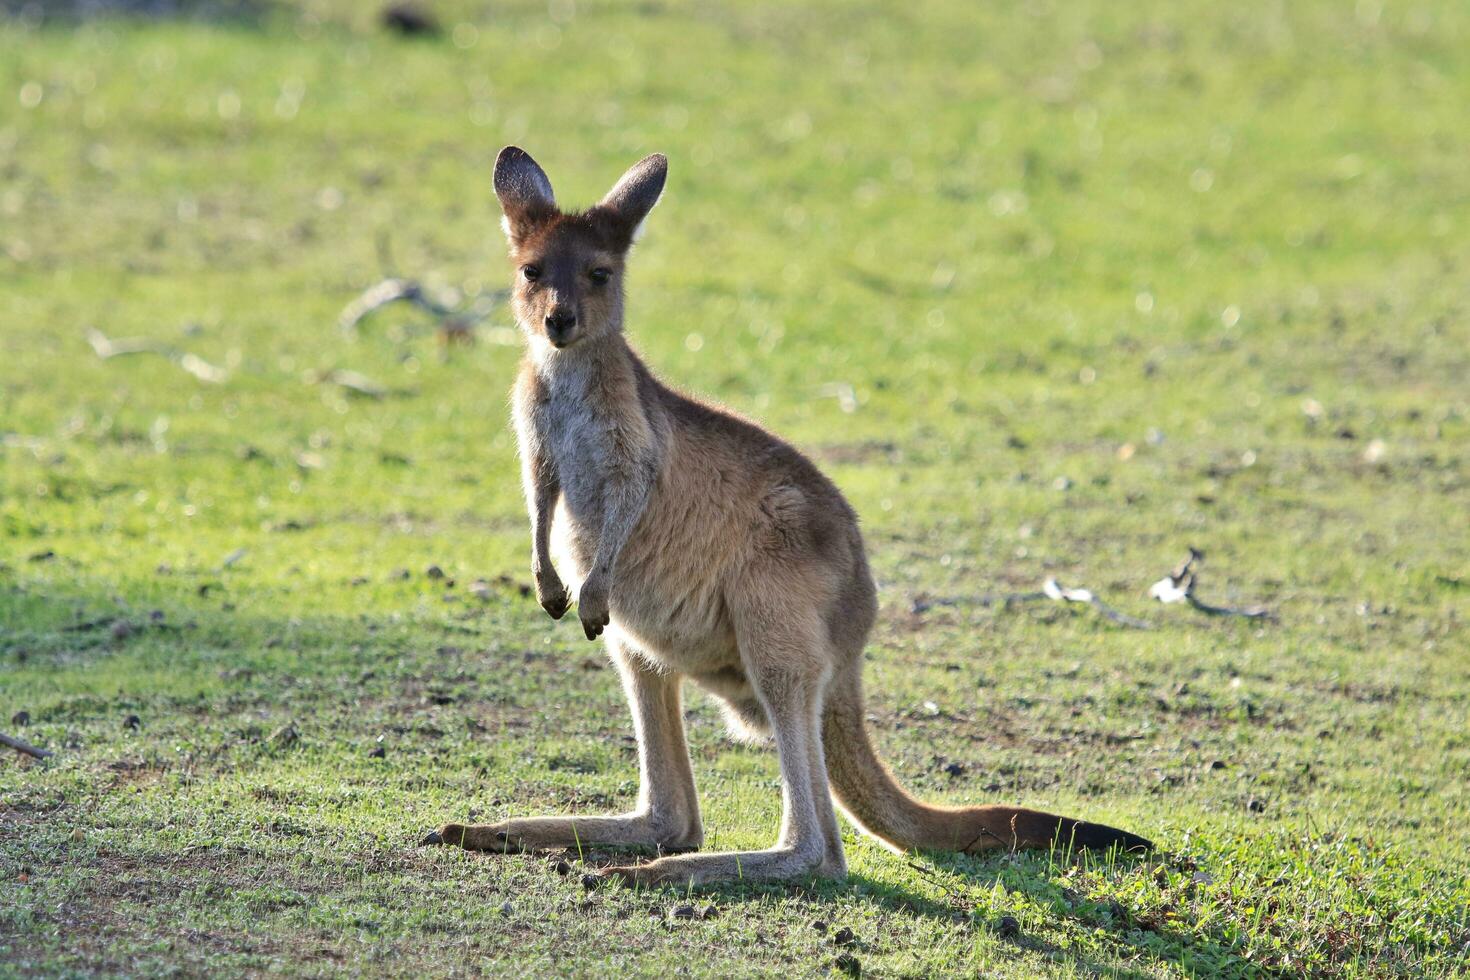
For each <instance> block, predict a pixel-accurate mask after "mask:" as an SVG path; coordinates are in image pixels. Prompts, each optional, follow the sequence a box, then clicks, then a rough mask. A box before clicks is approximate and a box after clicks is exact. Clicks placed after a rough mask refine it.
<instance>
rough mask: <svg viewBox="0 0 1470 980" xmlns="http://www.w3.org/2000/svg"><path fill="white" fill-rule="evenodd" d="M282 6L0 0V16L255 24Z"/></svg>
mask: <svg viewBox="0 0 1470 980" xmlns="http://www.w3.org/2000/svg"><path fill="white" fill-rule="evenodd" d="M282 9H283V8H282V6H281V4H279V3H277V2H273V0H0V16H6V17H12V18H15V19H16V20H19V21H21V22H22V23H25V24H30V25H32V26H41V25H45V24H60V25H63V26H64V25H68V24H72V25H74V24H80V23H84V22H86V21H93V20H99V19H103V18H133V19H138V20H194V21H204V22H208V23H215V24H233V25H237V26H246V27H258V26H260V25H261V24H262V23H263V22H264V21H265V20H266V18H267V17H268V16H270V15H271V14H273V13H277V12H279V11H281V10H282Z"/></svg>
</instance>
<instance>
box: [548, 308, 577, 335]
mask: <svg viewBox="0 0 1470 980" xmlns="http://www.w3.org/2000/svg"><path fill="white" fill-rule="evenodd" d="M576 325H577V314H576V313H574V312H573V311H571V310H569V309H567V308H566V307H564V306H558V307H557V308H556V309H554V310H552V311H551V312H550V313H548V314H546V332H547V333H548V334H550V335H551V336H552V338H553V339H555V338H556V337H558V336H565V335H566V334H568V333H571V330H572V328H573V327H575V326H576Z"/></svg>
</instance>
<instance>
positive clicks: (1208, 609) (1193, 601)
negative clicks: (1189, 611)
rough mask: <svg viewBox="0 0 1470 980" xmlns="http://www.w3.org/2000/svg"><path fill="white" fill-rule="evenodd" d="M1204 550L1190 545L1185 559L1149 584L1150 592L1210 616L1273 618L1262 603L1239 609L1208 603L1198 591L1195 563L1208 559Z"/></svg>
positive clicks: (1160, 598)
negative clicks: (1201, 597)
mask: <svg viewBox="0 0 1470 980" xmlns="http://www.w3.org/2000/svg"><path fill="white" fill-rule="evenodd" d="M1204 557H1205V556H1204V552H1202V551H1200V550H1198V549H1197V548H1190V549H1189V554H1188V555H1187V556H1186V557H1185V559H1184V560H1183V561H1182V562H1180V563H1179V564H1178V565H1176V566H1175V568H1174V570H1173V571H1172V572H1170V573H1169V574H1168V575H1166V576H1165V577H1163V578H1161V579H1159V580H1158V581H1157V582H1155V583H1154V584H1153V585H1151V586H1149V590H1148V594H1149V595H1150V596H1152V597H1153V598H1155V599H1157V600H1159V601H1160V602H1162V603H1165V604H1168V603H1173V602H1185V603H1188V604H1189V605H1191V606H1193V607H1194V608H1195V609H1198V610H1199V611H1200V612H1202V613H1205V614H1206V615H1209V616H1240V617H1242V618H1244V619H1269V618H1270V617H1271V612H1270V610H1268V609H1265V608H1263V607H1261V606H1251V607H1249V608H1244V609H1236V608H1233V607H1231V606H1216V605H1214V604H1212V603H1208V602H1205V601H1204V600H1203V599H1200V598H1199V597H1197V596H1196V595H1195V594H1194V587H1195V585H1196V584H1198V582H1199V574H1198V573H1197V572H1196V571H1195V566H1196V565H1197V564H1199V563H1200V561H1202V560H1203V559H1204Z"/></svg>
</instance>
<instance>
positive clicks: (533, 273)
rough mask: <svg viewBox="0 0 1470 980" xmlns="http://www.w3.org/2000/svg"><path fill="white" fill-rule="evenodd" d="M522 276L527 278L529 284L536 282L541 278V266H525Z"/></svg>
mask: <svg viewBox="0 0 1470 980" xmlns="http://www.w3.org/2000/svg"><path fill="white" fill-rule="evenodd" d="M521 275H523V276H525V277H526V280H527V281H528V282H535V281H536V280H537V279H540V278H541V267H540V266H539V265H523V266H521Z"/></svg>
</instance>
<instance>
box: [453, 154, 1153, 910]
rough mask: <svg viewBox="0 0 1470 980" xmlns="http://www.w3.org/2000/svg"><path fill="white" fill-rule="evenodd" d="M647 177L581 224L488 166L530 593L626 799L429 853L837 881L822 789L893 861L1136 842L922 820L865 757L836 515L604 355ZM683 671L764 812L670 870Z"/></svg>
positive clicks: (682, 768) (828, 500)
mask: <svg viewBox="0 0 1470 980" xmlns="http://www.w3.org/2000/svg"><path fill="white" fill-rule="evenodd" d="M665 167H666V164H665V162H664V160H663V158H662V157H657V156H655V157H649V158H647V159H646V160H644V161H642V162H641V163H639V164H638V165H636V166H635V167H634V168H633V169H632V170H630V171H629V172H628V174H627V175H626V176H625V177H624V178H623V180H622V181H620V182H619V184H618V186H617V187H615V188H614V190H613V191H612V193H610V194H609V195H608V197H607V198H605V199H604V200H603V201H602V202H601V203H600V204H598V205H597V206H596V207H594V208H592V209H590V210H589V211H586V212H583V213H580V214H564V213H562V212H561V211H560V210H559V209H558V208H557V207H556V204H555V201H554V199H553V197H552V193H551V185H550V182H549V181H548V180H547V179H546V176H545V174H544V173H543V172H542V171H541V169H540V168H539V167H538V166H536V164H535V162H534V161H532V160H531V158H530V157H529V156H527V155H526V154H525V153H524V152H523V151H520V150H518V149H515V148H514V147H508V148H507V149H506V150H504V151H502V153H501V156H500V159H499V160H498V161H497V164H496V192H497V194H498V196H499V197H500V200H501V204H502V207H503V208H504V210H505V214H506V217H507V232H508V234H509V237H510V241H511V257H512V260H513V261H514V262H515V264H516V266H517V270H518V272H517V279H516V287H515V292H514V300H513V302H514V308H515V312H516V317H517V320H518V322H519V323H520V324H521V327H522V329H523V330H524V332H525V333H526V336H527V356H526V360H525V362H524V364H523V365H522V368H521V373H520V377H519V379H518V380H517V382H516V388H515V392H514V406H515V409H514V413H515V421H516V429H517V434H518V437H519V440H520V446H521V456H522V464H523V477H524V483H525V489H526V497H527V503H528V508H529V511H530V515H531V525H532V542H533V559H532V564H533V572H534V575H535V579H536V587H537V595H538V598H539V599H540V601H541V603H542V605H543V606H544V607H545V608H546V610H547V612H549V613H550V614H551V615H552V616H553V617H555V618H560V617H561V616H562V615H564V614H565V612H566V611H567V609H568V604H569V599H570V596H569V594H568V590H567V589H566V588H565V586H564V585H563V583H562V579H561V577H560V574H559V572H558V567H560V569H562V570H563V571H565V572H566V573H567V574H568V575H569V577H570V579H571V580H572V581H574V582H576V583H578V586H577V606H578V615H579V618H580V619H581V622H582V626H583V629H584V630H585V632H586V635H587V636H588V638H589V639H591V638H593V637H595V636H597V635H599V634H603V633H604V632H605V642H606V644H607V648H608V652H609V654H610V656H611V657H612V659H613V661H614V663H615V664H616V665H617V667H618V669H619V671H620V673H621V675H622V678H623V683H624V687H625V689H626V691H627V694H628V700H629V704H630V706H631V707H632V710H633V720H634V726H635V729H636V732H637V736H638V748H639V769H640V774H641V777H642V781H641V790H640V793H639V798H638V805H637V807H636V808H635V809H634V810H633V811H632V812H631V813H627V814H622V815H619V816H611V817H580V816H578V817H537V818H528V819H515V820H507V821H504V822H502V823H498V824H491V825H484V826H464V825H461V824H447V825H445V826H444V827H443V828H441V829H440V830H439V831H438V832H437V833H436V834H433V835H431V839H433V840H441V841H444V842H447V843H452V844H459V845H462V846H464V847H467V848H473V849H482V850H510V849H521V848H527V847H529V848H545V847H570V846H575V845H587V844H601V845H608V844H623V845H642V846H645V847H650V848H654V849H657V850H659V851H660V852H663V853H665V854H667V855H669V856H663V857H660V858H658V859H657V860H655V861H652V862H650V863H647V864H642V865H630V866H627V867H618V868H611V869H608V870H607V871H606V872H605V873H606V874H610V875H614V876H616V877H618V878H621V879H623V880H625V881H632V882H660V881H669V882H683V883H703V882H720V881H732V880H737V879H741V880H746V881H774V880H784V879H789V878H793V877H798V876H803V875H807V874H813V873H815V874H818V875H822V876H828V877H841V876H843V875H844V874H845V873H846V861H845V859H844V856H843V852H842V841H841V836H840V833H839V831H838V827H837V820H836V816H835V813H834V810H833V806H832V797H833V796H835V797H836V799H837V802H838V803H839V804H840V805H841V806H842V808H843V809H844V810H845V811H846V812H847V813H848V815H849V816H850V817H852V818H853V819H854V820H855V821H856V822H857V823H858V824H859V825H860V826H861V827H863V828H864V829H865V830H867V831H868V832H870V833H872V834H874V835H875V836H877V837H878V838H880V839H881V840H883V841H884V842H885V843H887V844H888V845H890V846H892V847H894V848H899V849H904V848H927V849H935V850H948V851H982V850H989V849H992V848H1017V847H1048V846H1051V845H1053V844H1059V845H1062V846H1068V845H1076V846H1082V847H1098V848H1105V847H1109V846H1114V845H1117V846H1122V847H1125V848H1135V847H1147V846H1149V845H1148V842H1147V841H1144V840H1143V839H1142V838H1139V837H1135V836H1134V835H1132V834H1129V833H1126V832H1124V831H1119V830H1114V829H1112V828H1110V827H1104V826H1101V825H1097V824H1084V823H1081V822H1080V821H1074V820H1071V819H1068V818H1065V817H1057V816H1053V815H1051V814H1045V813H1040V812H1038V811H1035V810H1027V809H1022V808H1019V807H1008V806H977V807H937V806H930V805H928V804H925V803H922V802H920V801H918V800H916V799H914V798H913V797H911V796H909V795H908V794H907V793H906V792H905V791H904V790H903V789H902V787H900V786H899V784H898V783H897V782H896V781H895V780H894V778H893V776H892V774H891V773H889V771H888V769H887V768H886V767H885V766H884V765H883V763H882V762H881V761H880V760H879V759H878V757H877V755H876V753H875V752H874V751H873V747H872V744H871V743H870V741H869V739H868V734H867V732H866V730H865V728H864V723H863V718H864V712H863V697H862V679H861V670H862V651H863V646H864V644H865V642H866V640H867V636H868V633H869V631H870V629H871V627H872V625H873V620H874V617H875V616H876V613H877V600H876V597H875V593H874V588H873V582H872V578H871V576H870V574H869V571H868V562H867V557H866V554H865V553H864V550H863V541H862V537H861V535H860V534H859V533H858V525H857V517H856V515H854V513H853V511H852V509H851V508H850V507H849V506H848V504H847V502H846V501H845V500H844V499H843V497H842V494H841V493H840V492H839V491H838V490H837V488H836V487H835V486H833V484H832V483H831V481H830V480H828V479H827V478H826V477H825V476H823V475H822V473H821V472H820V471H818V469H817V468H816V466H815V465H813V464H812V462H811V461H810V460H808V459H807V458H806V457H805V456H803V455H802V454H801V453H800V452H798V451H797V450H795V449H793V448H792V447H791V446H789V445H787V444H786V443H785V442H782V441H781V440H780V439H778V438H776V437H775V436H773V435H771V434H770V433H768V432H766V431H765V430H763V429H761V428H760V427H759V426H757V425H755V424H754V423H752V422H749V421H746V420H744V419H741V418H737V417H736V416H734V415H732V414H730V413H728V412H726V411H723V410H721V409H719V408H716V407H713V406H710V405H707V404H704V403H701V402H698V401H695V400H693V399H691V398H688V397H685V396H684V395H681V394H679V393H677V392H675V391H673V390H671V389H669V388H667V387H665V386H664V385H663V384H661V383H660V382H659V381H658V380H657V379H656V378H654V377H653V375H652V374H651V373H650V372H649V370H648V369H647V368H646V367H645V366H644V364H643V362H642V361H641V360H639V358H638V356H637V355H636V354H634V353H633V351H632V350H631V349H630V348H629V347H628V345H627V343H626V342H625V340H624V339H623V332H622V327H623V291H622V279H623V270H624V260H625V256H626V253H627V250H628V247H629V245H630V244H631V242H632V239H633V237H634V231H635V229H636V227H637V226H638V224H639V223H640V222H641V221H642V220H643V219H644V218H645V217H646V216H647V213H648V211H649V210H650V209H651V208H652V207H653V205H654V203H655V202H656V201H657V199H658V196H659V193H660V192H661V191H662V188H663V181H664V172H665ZM527 267H530V268H531V270H532V271H533V272H534V273H535V275H534V277H531V276H528V275H527V274H526V269H527ZM594 270H605V271H606V276H605V281H598V280H599V279H603V278H604V277H603V276H602V274H601V273H598V274H597V275H596V276H594V275H593V273H594ZM568 317H571V318H572V319H573V320H574V321H575V325H574V326H572V327H571V328H570V329H567V326H566V325H567V322H568V320H567V318H568ZM553 553H554V554H555V557H556V560H555V561H553V557H552V556H553ZM682 678H688V679H689V680H691V681H693V682H694V683H695V684H696V685H698V686H700V687H702V688H704V689H705V690H706V691H708V692H709V693H710V694H712V695H713V696H714V697H716V698H718V699H719V700H720V701H721V702H722V703H723V705H724V707H725V712H726V717H727V718H728V719H729V721H730V724H731V728H732V731H734V732H735V733H736V734H738V735H742V736H745V737H758V736H762V735H767V734H769V735H770V736H772V737H773V739H774V741H775V743H776V749H777V752H778V753H779V757H780V765H781V778H782V787H783V799H784V804H785V806H784V815H783V818H782V825H781V832H780V836H779V839H778V841H777V843H776V845H775V846H774V847H772V848H770V849H768V850H764V851H751V852H742V853H724V854H672V853H671V852H678V851H688V850H692V849H696V848H698V847H699V846H700V844H701V843H702V841H703V828H702V824H701V821H700V816H699V801H698V796H697V794H696V792H695V787H694V778H693V773H692V771H691V768H690V764H689V753H688V749H687V747H686V745H685V741H684V728H683V716H682V713H681V706H680V690H679V688H680V681H681V679H682Z"/></svg>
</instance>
